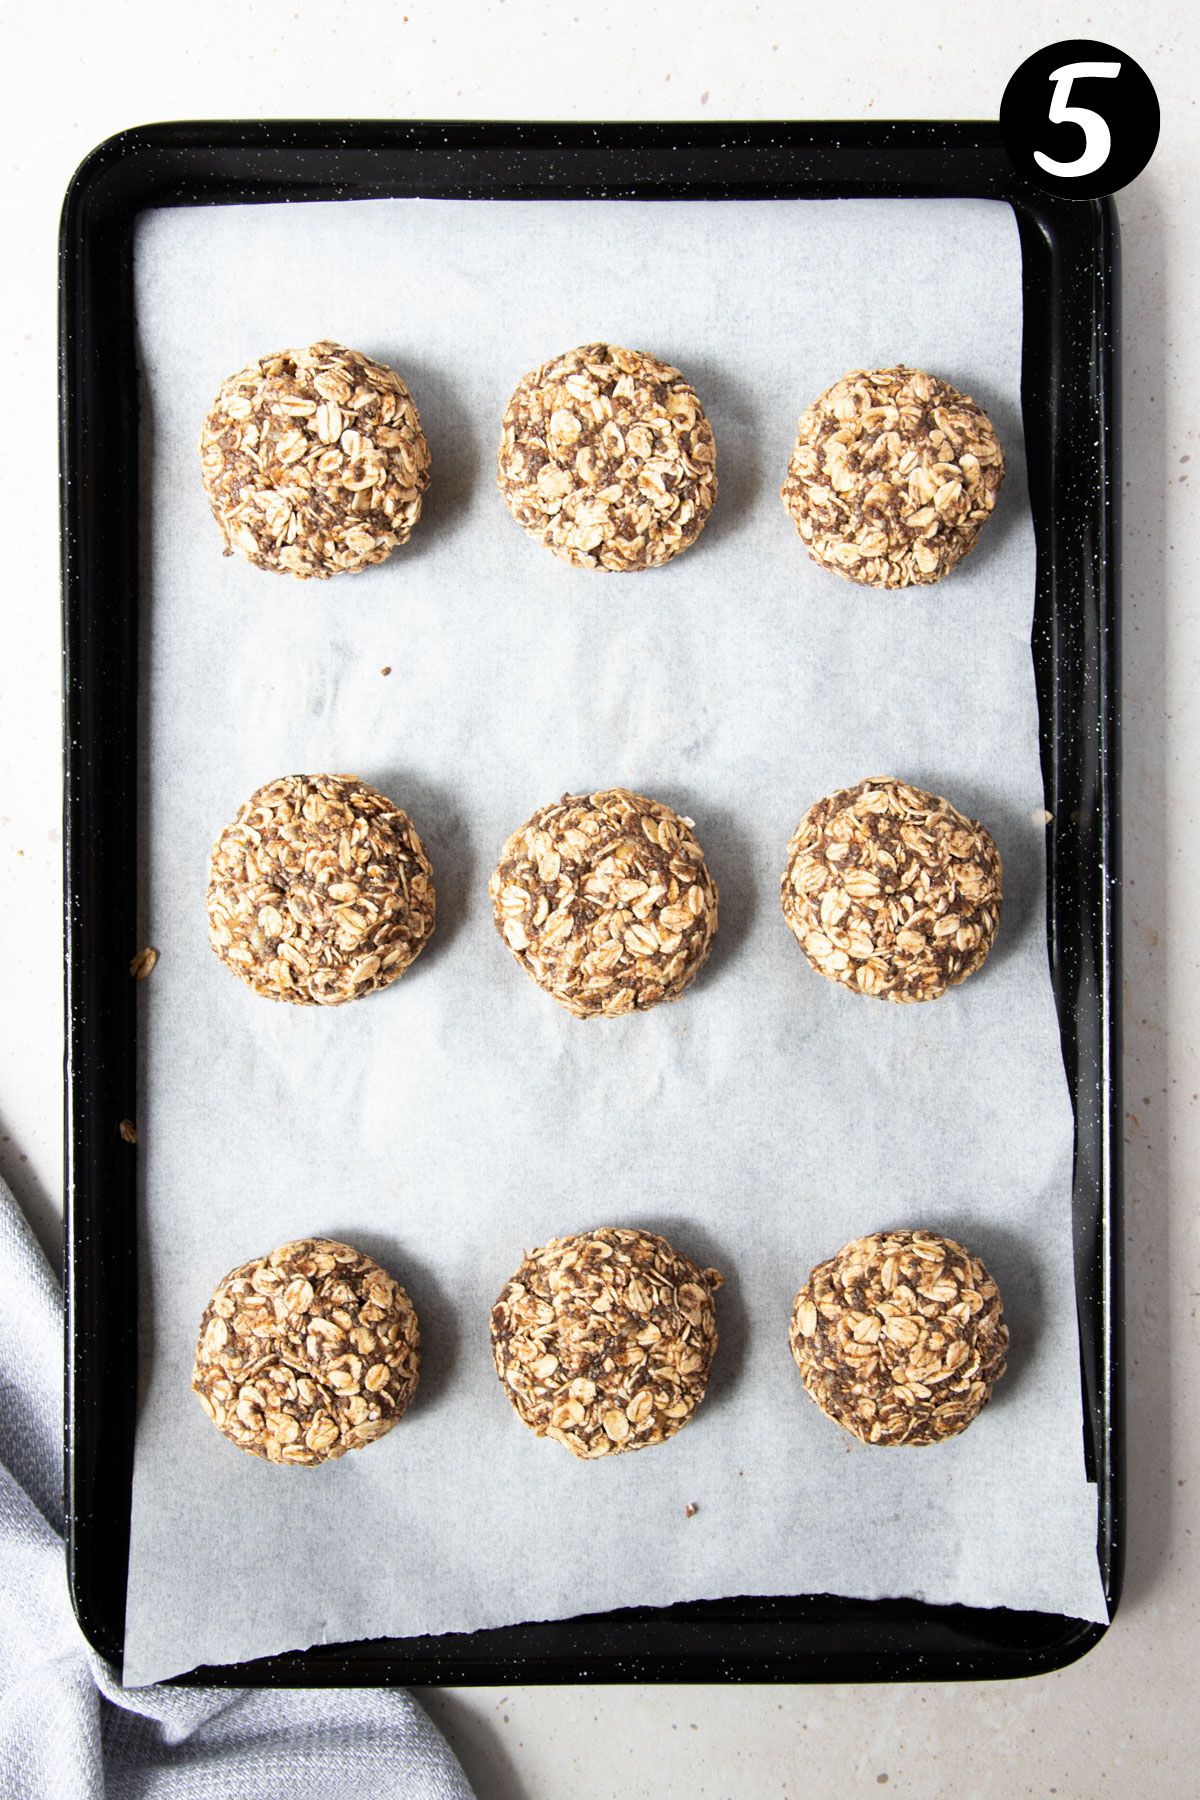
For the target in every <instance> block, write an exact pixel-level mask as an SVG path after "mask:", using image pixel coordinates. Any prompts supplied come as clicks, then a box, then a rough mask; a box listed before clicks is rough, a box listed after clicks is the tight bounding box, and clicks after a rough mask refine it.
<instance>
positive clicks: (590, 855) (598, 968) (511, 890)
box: [488, 788, 717, 1019]
mask: <svg viewBox="0 0 1200 1800" xmlns="http://www.w3.org/2000/svg"><path fill="white" fill-rule="evenodd" d="M488 892H489V893H490V895H491V897H492V908H493V911H494V914H495V920H496V928H497V930H498V931H499V932H500V935H501V936H502V937H503V939H504V941H505V943H506V944H507V945H508V947H509V949H510V950H511V951H512V953H513V955H514V956H515V957H516V959H517V961H518V962H519V963H520V964H521V967H522V968H523V969H524V970H525V972H526V974H527V975H529V976H531V977H532V979H533V980H534V981H536V982H537V984H538V986H539V987H542V988H545V990H546V992H547V993H548V994H550V995H551V996H552V997H553V998H554V999H555V1000H557V1001H558V1003H559V1005H560V1006H564V1007H566V1009H567V1011H568V1012H570V1013H573V1014H574V1015H575V1017H576V1018H580V1019H589V1018H597V1017H601V1016H603V1017H608V1018H612V1017H615V1016H617V1015H619V1014H622V1013H630V1012H635V1011H639V1012H644V1011H646V1010H647V1009H648V1008H650V1007H652V1006H657V1005H658V1004H659V1002H660V1001H662V1000H677V999H678V998H679V996H680V995H681V994H682V993H683V991H684V989H685V988H686V987H688V985H689V984H690V983H691V982H692V981H693V980H694V979H695V977H696V975H697V973H698V972H699V970H700V968H701V967H702V965H703V964H704V961H705V959H706V958H707V956H708V953H709V950H710V949H711V948H712V941H713V937H714V935H715V933H716V929H717V885H716V882H715V881H714V880H713V878H712V876H711V875H710V874H709V872H708V869H707V867H706V865H705V861H704V852H703V851H702V850H701V848H700V845H699V844H698V843H697V841H696V838H695V836H694V834H693V826H692V821H691V820H690V819H684V818H681V817H680V816H679V814H678V813H676V812H673V811H672V810H671V808H670V807H669V806H664V805H663V804H662V803H661V802H660V801H657V800H647V799H645V798H644V797H643V796H642V795H641V794H634V793H630V791H629V790H628V789H627V788H605V789H602V790H601V791H599V792H597V793H594V794H564V795H563V797H562V799H561V800H558V801H555V802H554V803H553V804H552V805H550V806H543V807H541V808H539V810H538V811H537V812H535V813H534V815H533V817H532V818H531V819H529V820H527V821H526V823H525V824H524V825H522V826H521V828H520V830H519V831H515V832H514V833H513V835H512V836H511V837H510V838H509V840H508V842H507V843H506V844H505V846H504V849H503V850H502V851H501V853H500V861H499V864H498V865H497V867H496V869H495V870H494V872H493V874H492V877H491V880H490V882H489V884H488Z"/></svg>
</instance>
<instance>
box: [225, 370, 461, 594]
mask: <svg viewBox="0 0 1200 1800" xmlns="http://www.w3.org/2000/svg"><path fill="white" fill-rule="evenodd" d="M200 471H201V475H202V477H203V480H204V487H205V491H206V493H207V494H208V498H209V501H210V503H211V505H212V509H213V516H214V517H215V519H216V521H217V524H218V525H219V526H220V528H221V535H222V537H223V538H224V540H225V554H226V555H227V556H228V555H230V554H232V553H235V552H236V554H237V555H239V556H244V557H245V558H246V560H247V562H252V563H253V564H254V565H255V567H256V568H259V569H273V570H278V571H282V572H283V573H285V574H288V575H299V576H318V577H325V576H328V575H338V574H342V573H352V572H353V571H355V570H358V569H365V568H367V567H368V566H369V564H371V563H377V562H382V561H383V559H384V557H386V556H388V555H390V554H391V552H392V551H393V550H394V549H395V548H396V546H397V545H398V544H403V543H406V542H407V541H408V537H409V534H410V533H411V531H412V528H413V526H414V525H415V524H416V522H417V520H418V519H419V518H420V516H421V496H422V494H423V493H424V491H425V489H426V488H427V487H428V485H429V446H428V444H427V443H426V442H425V434H424V432H423V431H422V430H421V421H420V419H419V418H418V416H417V409H416V407H415V405H414V404H413V399H412V395H411V394H410V393H409V391H408V389H407V388H406V387H405V385H404V383H403V381H402V380H401V379H400V377H399V375H397V374H396V372H395V370H394V369H388V368H385V367H384V366H383V364H382V363H377V362H373V361H372V360H371V358H370V357H369V356H362V355H360V354H359V352H358V351H357V350H347V349H345V348H344V347H343V346H342V345H341V344H334V343H331V342H329V341H328V340H322V342H320V343H317V344H310V345H308V346H307V348H306V349H303V350H280V351H278V352H277V353H275V354H274V355H271V356H264V357H261V358H260V359H259V361H258V362H254V363H251V364H250V365H249V367H248V368H245V369H242V370H240V371H239V373H238V374H236V375H231V376H230V377H229V379H228V381H226V382H225V384H224V385H223V387H222V388H221V391H220V393H219V394H218V395H217V397H216V399H215V400H214V401H213V404H212V407H211V409H210V411H209V414H208V417H207V418H206V419H205V421H204V429H203V431H202V432H201V434H200Z"/></svg>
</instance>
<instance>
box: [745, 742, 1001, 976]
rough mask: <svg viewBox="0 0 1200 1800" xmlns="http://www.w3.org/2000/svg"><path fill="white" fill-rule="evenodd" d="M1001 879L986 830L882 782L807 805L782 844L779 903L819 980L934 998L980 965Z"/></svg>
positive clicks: (901, 786) (996, 918) (945, 804)
mask: <svg viewBox="0 0 1200 1800" xmlns="http://www.w3.org/2000/svg"><path fill="white" fill-rule="evenodd" d="M1002 879H1003V871H1002V868H1001V863H1000V852H999V851H998V850H997V848H996V846H995V844H994V842H993V841H992V838H991V835H990V833H988V832H987V831H986V830H985V829H984V827H983V826H982V825H979V824H976V823H975V821H974V820H972V819H968V818H966V817H964V815H963V814H962V813H960V812H959V811H957V809H956V808H955V807H953V806H951V805H950V803H949V801H948V800H941V799H939V798H938V796H937V795H936V794H927V793H924V792H923V791H922V790H921V789H920V788H914V787H909V786H908V785H907V783H905V782H902V781H894V780H892V779H891V778H890V777H888V776H878V777H876V778H875V779H874V780H871V781H860V782H859V784H858V786H857V787H852V788H842V789H840V790H839V791H838V792H837V793H836V794H830V795H828V796H827V797H826V798H825V799H824V800H818V801H817V803H816V805H815V806H810V807H809V809H808V811H807V812H806V813H805V815H804V817H803V818H802V819H801V821H800V823H799V825H797V827H796V829H795V831H794V832H793V833H792V838H791V842H790V843H789V844H788V850H787V866H786V868H785V869H784V872H783V881H782V884H781V888H780V900H781V903H782V906H783V916H784V918H785V919H786V920H787V922H788V925H789V926H790V927H791V929H792V931H793V932H794V934H795V936H796V940H797V942H798V943H799V945H800V947H801V949H802V950H803V951H804V954H805V956H807V958H808V960H809V962H810V963H811V964H812V966H813V968H814V969H816V970H817V971H818V972H819V973H820V974H822V975H828V976H829V978H830V979H831V980H833V981H840V982H842V983H843V984H844V985H845V986H846V987H849V988H853V989H854V991H855V992H856V993H860V994H874V995H877V996H879V997H881V998H882V999H884V1000H900V1001H911V1000H935V999H937V997H938V995H939V994H944V993H945V991H946V989H947V988H948V987H953V986H954V985H955V984H956V983H957V982H960V981H965V980H966V978H967V976H968V975H970V974H972V973H973V972H974V971H975V970H976V969H978V968H979V967H980V965H981V964H982V963H983V961H984V960H985V958H986V957H987V954H988V951H989V950H990V949H991V947H992V943H993V940H994V939H995V936H996V930H997V927H998V925H999V922H1000V901H1001V889H1002Z"/></svg>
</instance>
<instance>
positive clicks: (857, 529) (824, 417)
mask: <svg viewBox="0 0 1200 1800" xmlns="http://www.w3.org/2000/svg"><path fill="white" fill-rule="evenodd" d="M1003 480H1004V451H1003V450H1002V449H1001V447H1000V440H999V438H998V437H997V436H996V433H995V430H994V428H993V426H992V422H991V420H990V419H989V418H988V416H987V414H986V413H985V412H984V411H983V409H982V407H979V406H976V404H975V402H974V400H972V399H970V398H969V397H968V396H967V395H966V394H960V393H959V392H958V390H957V388H952V387H951V386H950V384H949V383H948V382H946V381H940V380H939V379H938V377H937V376H936V375H927V374H925V373H924V371H923V370H921V369H909V368H906V367H903V366H901V367H899V368H895V369H855V370H854V371H853V372H852V373H851V374H849V375H843V377H842V379H841V380H840V381H837V382H835V383H834V385H833V386H832V387H831V388H828V389H826V391H825V393H823V394H821V395H820V396H819V397H818V398H817V399H816V400H814V401H813V403H812V405H811V406H810V407H809V408H808V409H807V411H806V412H804V413H803V414H802V415H801V419H800V429H799V435H798V436H797V438H796V447H795V449H794V450H793V451H792V460H791V462H790V463H789V465H788V477H787V480H786V481H785V482H784V484H783V489H782V493H783V503H784V505H785V506H786V507H787V510H788V512H789V513H790V514H791V516H792V520H793V522H794V524H795V526H796V529H797V531H798V532H799V533H800V536H801V537H802V538H803V539H804V543H805V546H806V547H807V550H808V553H809V555H810V556H811V557H812V559H813V561H814V562H818V563H820V564H821V565H822V566H823V567H824V568H826V569H832V570H833V572H834V574H835V575H844V576H846V577H847V579H848V580H850V581H858V582H861V583H862V584H863V585H864V586H866V587H877V588H903V587H910V586H916V585H922V584H925V583H928V582H931V581H940V580H941V578H942V576H943V575H948V574H949V572H950V570H951V569H952V568H953V567H954V565H955V563H957V562H958V561H960V559H961V558H962V557H964V556H965V555H966V554H967V552H968V551H969V550H972V549H974V547H975V541H976V539H977V538H978V536H979V533H980V531H981V530H982V528H983V526H984V524H985V523H986V522H987V520H988V518H989V517H990V516H991V513H992V509H993V508H994V506H995V504H996V496H997V494H998V493H999V492H1000V483H1001V482H1002V481H1003Z"/></svg>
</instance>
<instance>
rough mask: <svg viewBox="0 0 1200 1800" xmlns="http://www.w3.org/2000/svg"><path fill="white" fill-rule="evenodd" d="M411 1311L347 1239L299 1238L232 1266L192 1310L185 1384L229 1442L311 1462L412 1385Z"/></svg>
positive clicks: (391, 1420)
mask: <svg viewBox="0 0 1200 1800" xmlns="http://www.w3.org/2000/svg"><path fill="white" fill-rule="evenodd" d="M419 1342H420V1337H419V1333H418V1330H417V1315H416V1313H415V1312H414V1311H413V1304H412V1301H411V1300H410V1299H409V1297H408V1295H407V1294H406V1293H405V1291H404V1289H403V1288H402V1287H401V1286H400V1283H399V1282H398V1281H396V1280H394V1279H393V1277H392V1276H391V1275H389V1274H388V1273H387V1272H386V1270H384V1269H381V1268H380V1267H379V1264H378V1263H376V1262H373V1261H372V1259H371V1258H370V1257H369V1256H364V1255H363V1254H362V1252H361V1251H359V1250H353V1249H351V1247H350V1245H349V1244H339V1243H336V1242H335V1241H334V1240H333V1239H331V1238H300V1239H298V1240H297V1242H295V1243H293V1244H284V1245H282V1246H281V1248H280V1249H278V1250H272V1252H271V1254H270V1255H269V1256H259V1257H256V1258H255V1259H254V1260H253V1262H247V1263H242V1264H241V1266H240V1267H239V1268H236V1269H233V1270H231V1271H230V1273H229V1274H228V1275H227V1276H226V1277H225V1279H224V1281H222V1282H221V1284H220V1286H219V1287H218V1288H217V1290H216V1292H215V1293H214V1295H213V1297H212V1299H211V1300H210V1301H209V1303H208V1306H207V1308H206V1309H205V1313H204V1317H203V1318H202V1319H201V1321H200V1341H199V1344H198V1345H197V1347H196V1366H195V1369H194V1370H193V1372H192V1387H193V1389H194V1390H195V1392H196V1393H197V1394H198V1395H199V1396H200V1404H201V1405H202V1406H203V1408H204V1410H205V1412H206V1413H207V1414H208V1416H209V1418H210V1419H211V1420H212V1422H213V1424H214V1425H215V1426H217V1428H218V1430H220V1431H223V1432H224V1433H225V1436H226V1437H227V1438H228V1439H229V1440H230V1442H231V1443H234V1444H237V1445H238V1446H239V1447H240V1448H241V1449H243V1450H249V1451H250V1452H251V1453H252V1454H253V1455H254V1456H262V1457H265V1458H266V1460H267V1461H268V1462H274V1463H296V1464H299V1465H300V1466H302V1467H304V1466H310V1465H312V1464H314V1463H320V1462H331V1461H332V1460H333V1459H334V1458H335V1457H338V1456H344V1455H345V1454H346V1452H347V1450H357V1449H358V1448H359V1447H360V1445H362V1444H369V1443H370V1442H371V1440H372V1439H373V1438H377V1437H382V1436H383V1434H384V1432H385V1431H390V1430H391V1429H392V1426H393V1425H394V1424H395V1423H396V1421H397V1420H398V1419H399V1418H400V1417H401V1415H402V1414H403V1412H404V1410H405V1408H406V1407H407V1406H408V1403H409V1401H410V1400H411V1399H412V1397H413V1394H414V1393H415V1392H416V1388H417V1377H418V1373H419V1366H420V1357H419V1354H418V1346H419Z"/></svg>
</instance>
